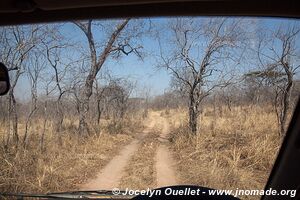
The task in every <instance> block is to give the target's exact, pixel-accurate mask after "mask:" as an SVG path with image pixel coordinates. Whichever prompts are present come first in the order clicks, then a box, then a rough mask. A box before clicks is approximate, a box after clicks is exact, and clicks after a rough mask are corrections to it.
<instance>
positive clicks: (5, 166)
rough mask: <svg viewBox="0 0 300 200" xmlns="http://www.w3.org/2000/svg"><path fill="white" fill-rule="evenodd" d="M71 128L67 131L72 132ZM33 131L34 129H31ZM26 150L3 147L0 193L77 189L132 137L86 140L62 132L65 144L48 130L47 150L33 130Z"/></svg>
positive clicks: (106, 135) (0, 164) (121, 136)
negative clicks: (42, 148) (41, 145)
mask: <svg viewBox="0 0 300 200" xmlns="http://www.w3.org/2000/svg"><path fill="white" fill-rule="evenodd" d="M72 129H73V128H72V125H70V127H69V128H66V129H65V130H64V132H67V131H68V130H69V131H71V130H72ZM32 130H34V128H33V129H32ZM32 132H33V133H31V134H30V137H29V138H28V141H29V144H28V145H27V148H26V149H24V148H23V147H21V145H20V146H19V148H18V150H16V149H14V148H12V147H11V148H8V149H5V148H4V145H1V148H0V191H1V192H29V193H38V192H41V193H44V192H54V191H67V190H76V189H78V188H79V187H80V185H81V184H82V183H83V182H85V181H86V180H87V179H89V178H91V177H93V175H94V174H95V173H97V172H99V170H100V169H101V168H102V167H103V166H104V165H105V164H106V163H107V162H108V161H109V160H110V159H111V158H112V157H113V156H114V155H116V154H117V152H118V150H119V149H120V146H123V145H125V144H128V143H129V142H130V140H132V137H133V136H132V135H128V134H117V135H111V134H107V133H103V134H101V135H94V136H89V137H85V138H81V137H78V136H77V135H76V134H75V133H72V132H69V133H63V134H62V144H61V145H60V144H59V143H58V142H57V141H58V140H57V136H56V134H53V133H51V132H50V131H49V130H48V131H47V132H46V135H45V148H44V149H45V150H44V151H43V152H42V151H41V150H40V148H39V147H40V146H39V145H40V144H39V142H40V137H41V136H40V134H35V133H34V131H32Z"/></svg>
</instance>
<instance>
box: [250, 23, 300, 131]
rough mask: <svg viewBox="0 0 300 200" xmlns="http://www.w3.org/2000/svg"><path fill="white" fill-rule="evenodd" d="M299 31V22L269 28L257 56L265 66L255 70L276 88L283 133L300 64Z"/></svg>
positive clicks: (276, 100)
mask: <svg viewBox="0 0 300 200" xmlns="http://www.w3.org/2000/svg"><path fill="white" fill-rule="evenodd" d="M299 32H300V26H299V25H291V24H289V25H288V26H287V27H279V28H278V29H277V30H275V31H270V34H269V35H267V38H262V39H261V40H260V42H259V45H258V51H257V52H258V60H259V63H260V65H261V67H262V70H259V71H256V72H253V73H252V75H256V76H257V77H261V78H263V79H264V80H265V81H267V82H268V83H269V84H270V85H272V86H273V88H274V92H275V95H274V102H273V103H274V108H275V112H276V115H277V120H278V126H279V135H280V136H282V135H284V133H285V131H286V123H287V116H288V112H289V111H290V107H291V100H290V98H291V92H292V88H293V84H294V75H295V73H296V71H297V70H298V69H299V67H300V65H299V61H300V60H299V56H298V55H297V53H298V52H297V45H296V41H297V38H298V36H299Z"/></svg>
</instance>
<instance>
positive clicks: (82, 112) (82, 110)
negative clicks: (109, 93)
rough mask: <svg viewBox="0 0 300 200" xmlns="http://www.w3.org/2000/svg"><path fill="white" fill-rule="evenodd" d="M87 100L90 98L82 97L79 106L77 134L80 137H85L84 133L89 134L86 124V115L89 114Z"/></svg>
mask: <svg viewBox="0 0 300 200" xmlns="http://www.w3.org/2000/svg"><path fill="white" fill-rule="evenodd" d="M89 99H90V96H86V95H84V97H83V99H82V101H81V102H80V105H79V134H80V135H85V134H86V133H87V134H89V133H90V130H89V127H88V124H87V122H86V119H87V115H88V112H89Z"/></svg>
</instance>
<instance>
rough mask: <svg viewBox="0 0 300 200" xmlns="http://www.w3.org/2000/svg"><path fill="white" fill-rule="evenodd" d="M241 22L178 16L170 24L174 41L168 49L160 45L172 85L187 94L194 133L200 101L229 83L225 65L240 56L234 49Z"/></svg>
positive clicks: (190, 125) (190, 123)
mask: <svg viewBox="0 0 300 200" xmlns="http://www.w3.org/2000/svg"><path fill="white" fill-rule="evenodd" d="M239 23H241V21H235V20H232V19H211V20H204V19H203V20H196V19H193V18H192V19H177V20H175V22H171V25H170V30H171V32H170V35H171V38H172V40H171V41H170V42H171V45H170V46H169V48H168V49H167V50H166V47H165V46H166V45H164V47H162V45H160V49H161V55H160V58H161V61H162V63H161V64H160V66H161V67H165V68H166V69H167V70H169V71H170V72H171V74H172V77H173V86H175V87H178V88H179V89H180V90H181V91H182V93H183V94H185V95H186V96H187V98H188V101H189V104H188V108H189V127H190V130H191V132H192V133H193V134H196V133H197V126H198V116H199V113H200V111H201V108H200V103H201V102H202V101H203V99H204V98H205V97H207V96H208V95H209V94H210V93H211V92H212V91H213V90H214V89H215V88H218V87H225V86H226V85H228V84H229V79H228V74H227V73H226V71H225V69H226V65H233V64H234V63H235V62H236V59H238V58H237V55H239V54H238V53H236V52H233V51H232V50H233V49H235V48H237V46H238V42H239V40H240V38H241V36H242V31H241V30H242V29H240V26H239ZM170 35H169V34H168V35H167V37H170ZM166 40H168V39H166ZM163 50H165V51H163ZM167 51H168V52H169V53H168V52H167ZM236 63H237V62H236Z"/></svg>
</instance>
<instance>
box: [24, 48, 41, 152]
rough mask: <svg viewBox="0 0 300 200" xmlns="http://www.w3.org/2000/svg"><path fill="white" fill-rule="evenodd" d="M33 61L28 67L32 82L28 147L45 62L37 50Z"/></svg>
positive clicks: (25, 141) (32, 58) (27, 122)
mask: <svg viewBox="0 0 300 200" xmlns="http://www.w3.org/2000/svg"><path fill="white" fill-rule="evenodd" d="M30 60H31V61H30V62H29V64H28V67H27V75H28V78H29V82H30V87H31V105H30V111H29V114H28V116H27V118H26V122H25V133H24V137H23V146H24V147H26V143H27V138H28V128H29V124H30V121H31V119H32V117H33V115H34V114H35V113H36V111H37V109H38V107H37V101H38V80H39V78H40V74H41V71H42V69H43V68H44V66H45V65H44V64H45V63H43V62H42V61H41V60H40V56H39V53H37V52H35V53H34V56H32V57H31V59H30Z"/></svg>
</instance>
